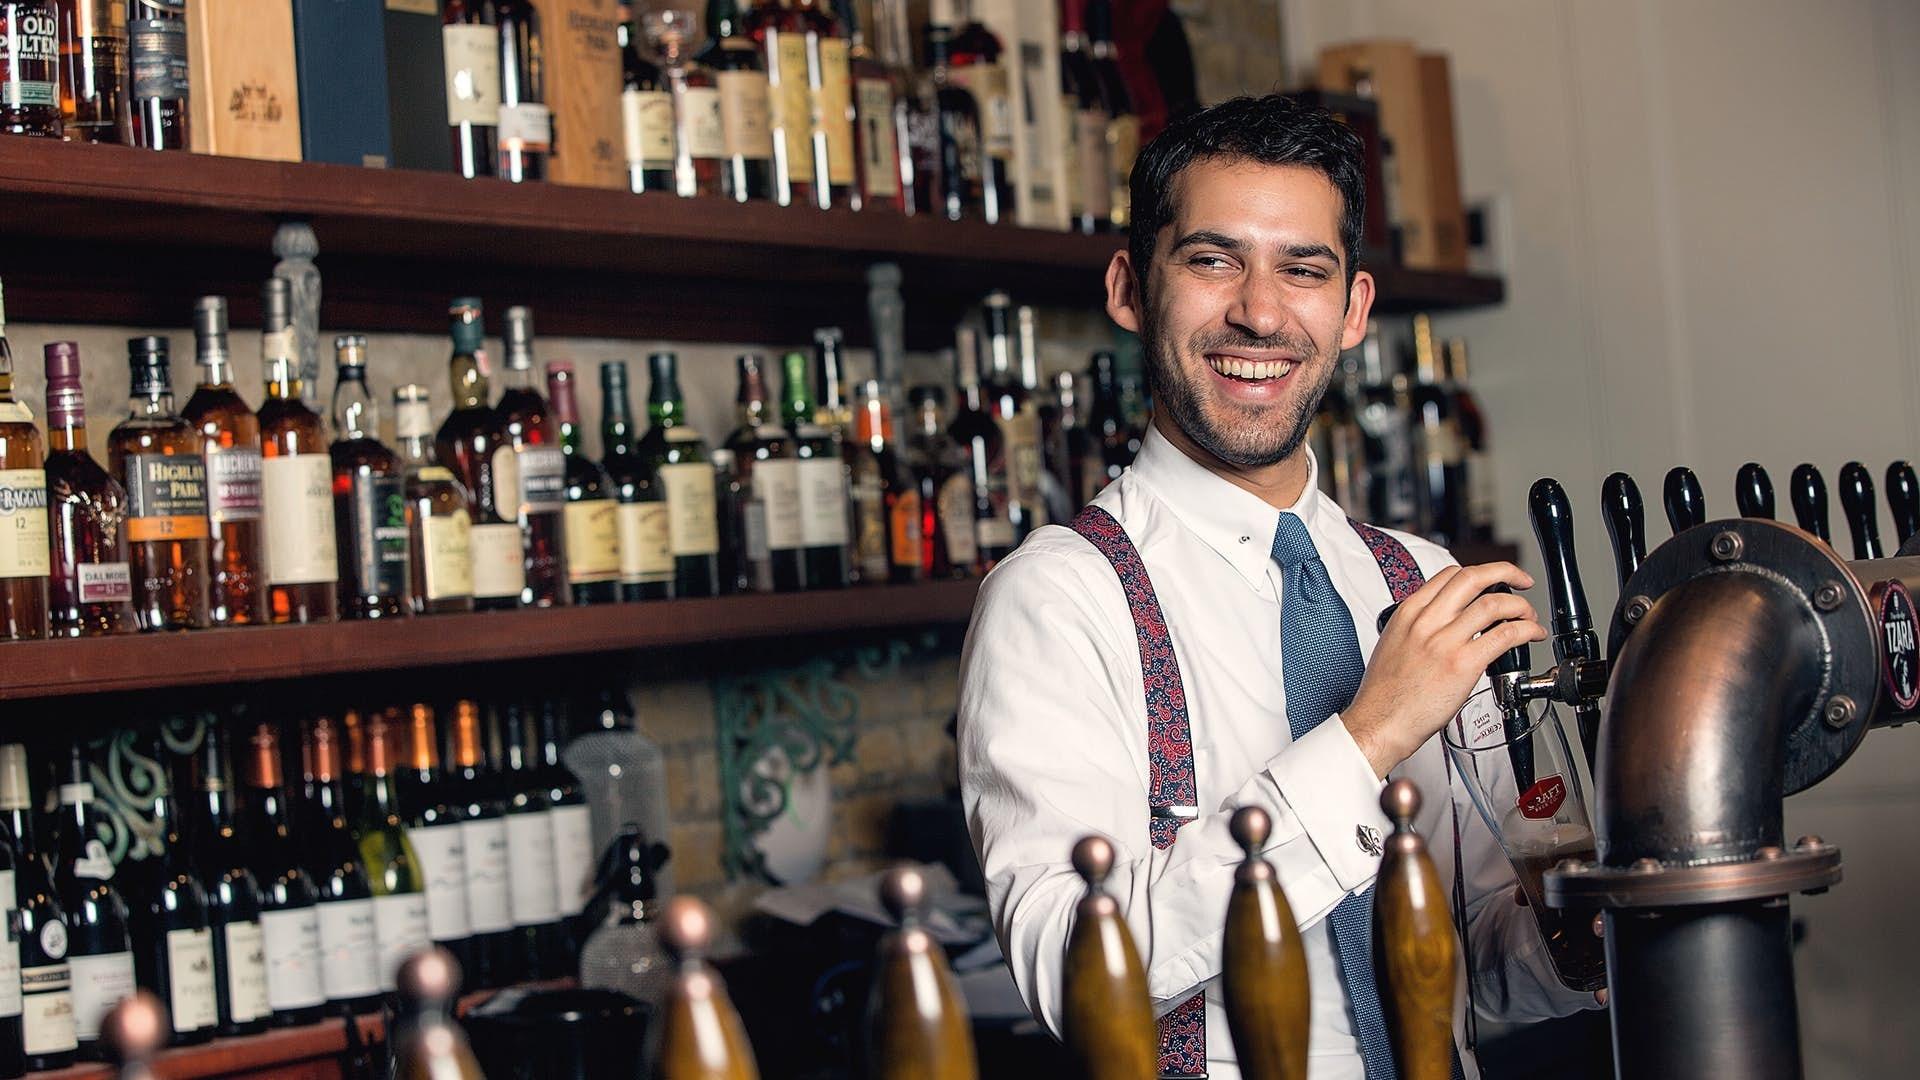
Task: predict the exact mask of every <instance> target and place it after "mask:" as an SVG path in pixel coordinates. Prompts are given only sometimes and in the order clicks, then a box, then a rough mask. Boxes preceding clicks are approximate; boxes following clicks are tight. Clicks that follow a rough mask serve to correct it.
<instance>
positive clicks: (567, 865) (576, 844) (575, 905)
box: [547, 806, 594, 917]
mask: <svg viewBox="0 0 1920 1080" xmlns="http://www.w3.org/2000/svg"><path fill="white" fill-rule="evenodd" d="M547 817H548V819H549V821H550V822H551V824H552V826H553V866H554V881H556V882H558V883H559V901H560V914H561V915H562V916H563V917H566V916H573V915H578V914H580V913H581V912H582V911H585V910H586V908H587V897H588V896H589V895H591V894H592V892H593V866H594V858H593V855H594V852H593V812H592V810H591V809H589V808H588V807H585V806H556V807H554V808H553V809H552V810H551V811H549V812H548V813H547Z"/></svg>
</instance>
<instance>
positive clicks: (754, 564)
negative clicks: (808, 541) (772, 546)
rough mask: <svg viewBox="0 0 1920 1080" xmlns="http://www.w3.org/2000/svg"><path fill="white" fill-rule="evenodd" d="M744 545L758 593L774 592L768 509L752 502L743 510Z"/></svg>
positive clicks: (757, 502) (741, 520)
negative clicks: (768, 540)
mask: <svg viewBox="0 0 1920 1080" xmlns="http://www.w3.org/2000/svg"><path fill="white" fill-rule="evenodd" d="M740 528H741V531H742V532H743V533H744V534H745V536H744V537H742V543H743V545H744V546H745V547H746V549H747V573H748V575H749V577H750V578H751V580H752V583H753V584H752V586H751V587H752V588H753V589H754V590H755V591H756V592H772V591H773V561H772V558H771V556H772V554H773V553H772V552H771V551H770V550H769V549H768V547H767V508H766V506H765V505H764V504H762V503H761V502H760V501H759V500H757V499H756V500H752V501H750V502H748V503H747V505H746V506H744V507H742V508H741V512H740Z"/></svg>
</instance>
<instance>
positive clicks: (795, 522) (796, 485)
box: [722, 353, 807, 592]
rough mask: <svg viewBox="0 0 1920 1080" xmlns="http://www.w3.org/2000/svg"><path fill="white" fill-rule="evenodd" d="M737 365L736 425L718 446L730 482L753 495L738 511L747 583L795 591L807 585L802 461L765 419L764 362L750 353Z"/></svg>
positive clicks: (765, 588)
mask: <svg viewBox="0 0 1920 1080" xmlns="http://www.w3.org/2000/svg"><path fill="white" fill-rule="evenodd" d="M735 364H736V366H737V367H738V369H739V383H738V390H737V392H736V394H735V396H734V404H735V408H736V410H737V414H738V416H739V420H740V424H739V426H738V427H736V428H735V429H734V430H733V433H732V434H731V435H728V436H727V441H726V442H725V443H724V444H722V445H723V448H724V449H726V450H727V451H728V452H729V453H730V454H731V455H732V456H731V458H730V459H729V460H730V461H731V463H732V467H731V468H730V469H729V470H728V471H729V475H730V477H731V478H732V479H734V480H736V481H737V482H738V483H739V484H741V485H742V489H743V490H744V491H747V492H750V493H751V498H750V499H749V501H748V502H747V503H746V504H745V505H744V506H742V507H741V517H742V525H741V532H742V541H743V547H744V550H745V552H746V555H745V558H744V560H743V561H744V563H745V566H744V570H745V573H746V578H747V581H748V582H749V588H752V589H753V590H755V591H757V592H794V591H796V590H799V589H803V588H805V587H806V583H807V563H806V543H805V537H804V535H803V534H802V532H801V527H800V526H801V492H800V459H799V458H798V457H797V456H796V455H795V453H794V448H793V446H792V445H791V441H790V440H789V438H788V435H787V432H786V430H785V429H784V428H782V427H780V426H779V425H778V424H776V423H773V421H772V418H771V417H770V416H768V408H767V396H768V395H767V383H766V374H765V365H766V359H765V358H764V357H762V356H760V355H759V354H757V353H752V354H746V355H743V356H740V357H739V358H737V359H736V361H735ZM722 546H723V547H725V545H722Z"/></svg>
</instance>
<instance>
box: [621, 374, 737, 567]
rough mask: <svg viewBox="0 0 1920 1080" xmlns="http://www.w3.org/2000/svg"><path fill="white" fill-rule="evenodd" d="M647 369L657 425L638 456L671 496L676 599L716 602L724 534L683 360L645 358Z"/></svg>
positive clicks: (651, 407) (649, 401) (649, 411)
mask: <svg viewBox="0 0 1920 1080" xmlns="http://www.w3.org/2000/svg"><path fill="white" fill-rule="evenodd" d="M647 366H648V368H649V369H650V370H651V373H652V375H653V383H652V385H651V386H649V387H648V388H647V414H648V416H649V417H650V418H651V419H652V421H653V424H652V426H651V427H649V428H647V433H646V435H645V436H644V437H642V438H641V440H640V451H639V454H640V458H641V461H642V463H643V464H644V465H645V467H646V470H647V471H648V472H649V473H651V474H652V475H654V476H658V477H659V478H660V485H661V487H662V488H663V489H664V490H665V491H666V495H667V513H668V515H669V517H668V522H667V525H668V528H667V533H668V541H669V543H670V544H671V545H672V548H673V568H674V569H673V580H674V587H673V595H675V596H717V595H719V593H720V530H719V519H718V516H717V514H716V511H715V506H714V471H713V462H712V460H711V458H710V456H709V454H708V451H707V444H706V441H705V440H703V439H701V438H700V433H699V432H697V431H695V430H694V429H693V428H692V427H691V426H689V425H688V423H687V420H686V415H687V405H686V399H685V398H683V397H682V396H681V394H680V375H679V370H678V369H679V359H678V358H677V357H676V356H675V355H674V354H673V353H670V352H657V353H653V354H652V355H650V356H648V357H647Z"/></svg>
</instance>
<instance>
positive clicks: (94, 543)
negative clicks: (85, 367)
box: [45, 341, 136, 638]
mask: <svg viewBox="0 0 1920 1080" xmlns="http://www.w3.org/2000/svg"><path fill="white" fill-rule="evenodd" d="M45 353H46V361H47V437H48V442H49V443H51V444H52V452H51V453H49V454H48V455H47V469H46V477H47V494H48V499H49V502H50V504H51V505H50V507H49V509H50V510H51V515H50V516H51V521H50V523H49V529H48V534H49V536H50V538H51V545H52V558H51V570H52V576H51V577H50V578H49V579H48V582H47V598H48V612H47V627H48V634H49V636H51V637H57V638H71V637H97V636H101V635H106V634H127V633H132V632H133V630H134V629H135V625H136V624H135V620H134V615H133V577H132V574H131V572H130V569H129V566H128V561H127V559H128V556H127V537H126V533H125V531H124V526H125V524H126V517H127V493H126V489H125V488H123V487H121V486H120V483H119V481H117V480H115V479H114V478H113V477H112V476H110V475H108V473H107V471H106V470H105V469H102V468H101V467H100V465H99V464H98V463H97V462H95V461H94V459H93V455H92V454H90V453H88V452H87V413H86V399H85V397H84V396H83V394H82V392H81V389H80V347H79V346H78V345H75V344H74V343H73V342H71V341H56V342H54V343H52V344H50V345H48V346H47V347H46V350H45Z"/></svg>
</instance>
